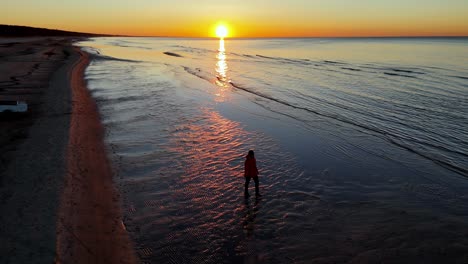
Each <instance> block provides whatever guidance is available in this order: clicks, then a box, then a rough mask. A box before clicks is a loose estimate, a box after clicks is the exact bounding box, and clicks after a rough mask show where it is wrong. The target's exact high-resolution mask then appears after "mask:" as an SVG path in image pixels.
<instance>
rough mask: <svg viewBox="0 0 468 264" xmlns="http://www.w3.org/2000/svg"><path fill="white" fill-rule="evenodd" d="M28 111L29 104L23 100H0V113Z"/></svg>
mask: <svg viewBox="0 0 468 264" xmlns="http://www.w3.org/2000/svg"><path fill="white" fill-rule="evenodd" d="M27 111H28V104H27V103H26V102H23V101H0V113H7V112H14V113H24V112H27Z"/></svg>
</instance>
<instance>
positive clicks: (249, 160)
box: [244, 150, 262, 197]
mask: <svg viewBox="0 0 468 264" xmlns="http://www.w3.org/2000/svg"><path fill="white" fill-rule="evenodd" d="M244 177H245V192H244V195H245V197H249V196H250V195H249V183H250V179H251V178H253V180H254V182H255V195H256V196H257V197H260V196H262V195H260V191H259V183H258V169H257V161H256V160H255V154H254V152H253V150H249V153H248V154H247V156H246V157H245V163H244Z"/></svg>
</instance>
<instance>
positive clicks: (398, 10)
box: [0, 0, 468, 37]
mask: <svg viewBox="0 0 468 264" xmlns="http://www.w3.org/2000/svg"><path fill="white" fill-rule="evenodd" d="M221 21H222V22H223V23H224V24H226V25H227V27H228V29H229V32H228V36H227V37H331V36H344V37H347V36H436V35H439V36H440V35H443V36H468V1H467V0H354V1H353V0H288V1H284V0H255V1H251V0H225V1H219V0H216V1H215V0H198V1H195V0H133V1H130V0H80V1H72V0H40V1H37V0H15V1H9V0H7V1H4V2H3V3H2V8H0V24H11V25H27V26H36V27H46V28H56V29H64V30H72V31H82V32H93V33H108V34H122V35H140V36H141V35H144V36H185V37H215V36H216V34H215V32H216V30H215V28H216V26H217V25H219V23H220V22H221Z"/></svg>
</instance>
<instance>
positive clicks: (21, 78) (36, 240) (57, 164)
mask: <svg viewBox="0 0 468 264" xmlns="http://www.w3.org/2000/svg"><path fill="white" fill-rule="evenodd" d="M77 40H80V38H73V37H40V38H37V37H36V38H14V39H13V38H2V39H1V40H0V44H1V49H0V57H1V58H2V62H1V63H0V69H1V70H2V72H3V74H2V76H1V79H0V85H1V86H0V99H2V100H22V101H26V102H28V104H29V112H28V113H27V114H21V115H11V114H2V116H0V122H1V126H0V134H1V136H2V137H1V142H0V143H1V145H0V151H1V155H0V161H1V162H0V169H1V170H0V210H1V212H2V217H1V219H0V224H1V227H0V235H1V236H2V243H0V244H1V246H0V254H1V256H2V257H1V259H2V261H1V262H2V263H31V262H34V263H51V262H60V263H104V262H105V263H108V262H112V263H113V262H119V261H120V262H122V263H132V262H136V261H135V259H136V258H135V257H134V256H135V254H134V253H133V249H132V248H131V243H130V240H129V239H128V236H127V235H126V232H125V230H124V227H123V224H122V222H121V221H120V218H121V217H120V216H119V213H120V206H119V197H118V193H117V191H116V189H115V188H114V187H113V182H112V171H111V167H110V166H109V163H108V161H107V157H106V151H105V147H104V143H103V141H102V140H103V137H102V135H103V133H104V132H103V131H104V130H103V127H102V126H101V124H100V119H99V113H98V109H97V107H96V105H95V103H94V101H93V99H92V98H91V95H90V94H89V92H88V91H87V88H86V83H85V80H84V70H85V68H86V66H87V65H88V63H89V57H88V56H87V55H86V53H84V52H83V51H81V50H80V49H79V48H77V47H73V43H74V42H76V41H77ZM72 89H73V90H72ZM78 124H79V125H78ZM88 163H89V164H88ZM77 173H78V174H79V176H83V177H77ZM94 175H99V176H101V178H102V179H103V181H95V182H93V183H90V184H89V185H85V184H83V185H80V184H78V183H77V181H88V180H92V179H95V178H97V177H93V176H94ZM81 183H82V182H81ZM86 188H93V189H92V190H89V189H86ZM81 194H86V195H84V196H83V195H81ZM88 198H89V199H88ZM93 199H96V200H93ZM83 225H86V226H87V228H86V230H83V228H82V227H83ZM90 234H92V235H90ZM108 242H112V243H108ZM83 243H87V244H86V247H83ZM84 248H85V249H86V250H84V251H83V249H84Z"/></svg>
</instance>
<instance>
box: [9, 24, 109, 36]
mask: <svg viewBox="0 0 468 264" xmlns="http://www.w3.org/2000/svg"><path fill="white" fill-rule="evenodd" d="M0 36H1V37H36V36H61V37H64V36H66V37H99V36H110V35H104V34H91V33H82V32H71V31H64V30H56V29H47V28H35V27H25V26H12V25H0Z"/></svg>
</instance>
